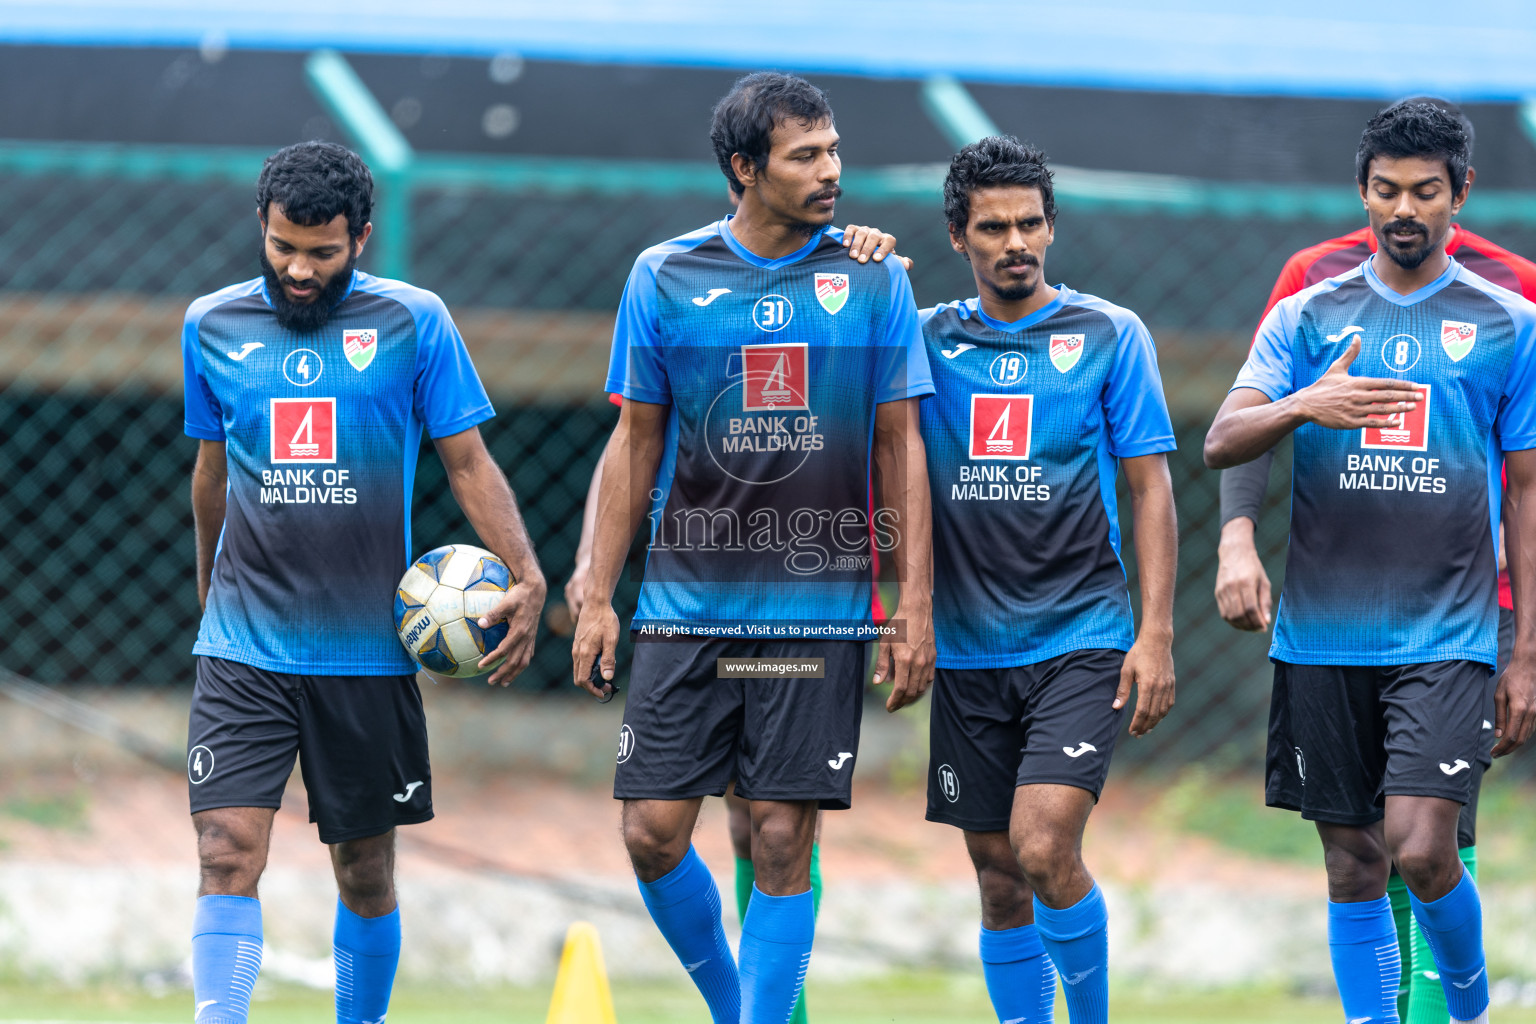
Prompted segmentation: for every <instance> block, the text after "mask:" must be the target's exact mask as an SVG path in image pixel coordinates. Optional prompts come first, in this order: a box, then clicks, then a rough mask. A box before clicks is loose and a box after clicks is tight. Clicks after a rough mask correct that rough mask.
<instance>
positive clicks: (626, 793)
mask: <svg viewBox="0 0 1536 1024" xmlns="http://www.w3.org/2000/svg"><path fill="white" fill-rule="evenodd" d="M710 137H711V140H712V141H713V143H714V148H715V153H716V156H717V158H718V160H719V163H720V166H721V169H722V171H723V172H724V173H725V176H726V179H727V181H728V182H729V183H730V185H731V187H732V189H733V190H734V191H735V192H736V194H737V195H738V196H740V197H741V201H740V205H739V207H738V211H737V213H736V214H735V215H734V216H732V217H727V218H726V219H724V220H722V221H719V222H717V223H714V224H711V225H708V226H707V227H704V228H701V229H700V230H698V231H695V232H692V233H690V234H688V235H684V236H682V237H681V238H677V239H674V240H672V241H670V242H666V243H664V244H662V245H659V246H656V247H654V248H652V249H649V250H647V251H646V252H645V253H643V254H642V255H641V256H640V258H639V259H638V260H637V261H636V263H635V268H634V270H633V272H632V273H631V275H630V279H629V283H628V285H627V286H626V287H625V291H624V297H623V300H622V302H621V306H620V310H619V317H618V323H617V326H616V329H615V336H614V346H613V357H612V362H611V364H610V369H609V377H608V381H607V385H606V387H607V390H608V391H609V392H610V393H614V392H616V393H619V394H621V395H622V396H623V399H624V404H623V408H622V410H621V412H620V417H619V424H618V427H617V429H616V431H615V433H614V436H613V437H612V439H611V440H610V442H609V445H608V451H607V454H606V456H605V459H604V465H603V471H602V479H601V483H600V485H599V491H598V508H597V526H596V534H595V539H594V543H593V551H592V559H591V566H590V569H589V571H588V576H587V583H586V588H585V589H586V592H585V598H584V600H583V602H582V607H581V616H580V619H579V620H578V623H577V632H576V640H575V643H574V645H573V648H572V658H573V669H574V673H575V680H576V683H577V684H578V685H580V686H584V687H586V688H588V689H589V690H591V691H592V692H593V693H594V694H598V695H602V694H604V693H607V692H611V685H610V681H611V680H612V679H613V666H614V649H615V647H616V645H617V643H618V639H619V621H618V618H617V616H616V615H615V614H614V611H613V605H612V597H613V590H614V586H615V584H616V583H617V580H618V575H619V572H620V570H621V569H622V567H623V562H624V555H625V552H626V551H627V550H628V547H629V541H630V538H631V537H632V536H633V535H634V532H635V530H636V528H637V527H638V526H639V525H640V523H641V522H642V521H645V520H648V521H649V537H650V544H649V552H648V557H647V562H646V567H645V578H644V582H643V584H642V586H641V591H640V605H639V608H638V610H637V611H636V613H635V617H634V621H633V623H632V624H631V628H632V630H633V631H634V634H635V638H636V640H637V643H636V645H635V654H634V662H633V668H632V671H631V675H630V694H629V699H628V701H627V704H626V707H625V711H624V724H623V728H622V729H621V732H620V737H619V757H618V762H619V763H618V769H617V772H616V774H615V780H614V795H615V797H617V798H619V799H622V800H623V801H624V809H623V833H624V840H625V845H626V847H627V848H628V851H629V855H630V859H631V861H632V862H633V864H634V867H635V873H636V875H637V876H638V878H639V881H640V889H641V894H642V896H643V897H644V899H645V903H646V906H647V908H649V910H650V912H651V916H652V918H653V919H654V920H655V921H656V924H657V927H658V928H659V929H660V930H661V932H662V934H663V935H664V936H665V937H666V939H667V941H668V942H669V943H670V944H671V946H672V949H673V951H674V952H675V953H676V954H677V956H678V958H679V960H681V961H682V963H683V965H684V967H685V968H686V970H687V971H688V973H689V974H690V976H691V977H692V979H693V981H694V983H695V985H697V986H698V988H699V990H700V992H701V993H702V994H703V996H704V998H705V1001H706V1002H707V1003H708V1005H709V1009H710V1013H711V1016H712V1017H713V1019H714V1020H715V1021H716V1022H717V1024H726V1022H731V1024H735V1022H738V1021H742V1022H754V1024H757V1022H764V1024H766V1022H772V1024H782V1022H783V1021H785V1020H786V1019H788V1017H789V1016H790V1013H791V1011H792V1008H793V1007H794V1005H795V1001H796V998H797V996H798V995H799V992H800V989H801V986H802V984H803V982H804V979H805V971H806V967H807V965H808V963H809V961H810V955H811V943H812V938H813V935H814V931H815V911H814V909H813V905H812V895H811V892H810V877H809V872H810V860H811V847H812V841H813V837H814V829H815V822H816V812H817V809H818V806H820V807H824V808H827V809H837V808H846V807H847V806H848V805H849V802H850V799H851V779H852V775H853V769H854V766H855V760H856V758H857V753H858V733H859V720H860V713H861V708H862V690H863V684H864V664H863V662H864V651H865V642H866V641H867V640H868V639H870V638H871V637H872V636H874V635H876V634H875V632H874V631H873V630H872V627H871V622H870V576H869V573H870V565H871V558H872V553H871V526H872V525H873V532H874V535H875V537H874V541H875V542H876V543H878V544H879V545H880V548H881V549H882V550H887V551H889V552H890V557H891V559H892V561H893V563H894V564H895V566H896V570H897V575H898V578H899V580H900V583H901V599H900V604H899V607H898V610H897V612H896V613H895V615H894V616H893V623H892V629H893V630H894V633H893V634H891V635H888V636H885V637H882V639H884V640H885V642H884V643H882V645H881V651H882V656H881V661H880V664H879V667H878V668H877V670H876V682H877V683H879V682H890V683H892V684H893V690H892V693H891V696H890V699H889V700H888V701H887V708H889V709H891V710H895V709H897V708H899V707H901V706H903V705H905V704H908V703H910V702H912V701H914V700H916V699H917V698H918V697H920V696H921V695H922V694H923V692H925V691H926V689H927V687H928V684H929V682H930V681H931V676H932V672H933V667H932V666H933V646H932V639H931V622H930V619H931V613H930V607H931V605H930V601H931V598H930V589H931V566H930V557H929V536H930V523H929V515H928V512H929V510H928V487H927V480H926V469H925V463H924V456H923V450H922V437H921V435H920V433H919V430H918V423H917V403H918V399H919V398H920V397H921V396H923V395H926V394H930V393H931V392H932V389H933V386H932V383H931V381H930V378H929V373H928V367H927V360H926V359H925V358H924V354H923V349H922V339H921V334H920V332H919V330H918V325H917V309H916V306H915V305H914V304H913V301H912V293H911V287H910V285H909V284H908V282H907V277H906V271H905V270H904V269H903V268H902V266H901V264H900V263H899V262H898V261H896V260H891V259H887V260H885V261H883V262H874V261H871V262H868V263H851V262H850V261H849V260H848V259H847V257H846V255H845V253H844V251H843V248H842V246H841V244H840V232H838V231H836V230H835V229H832V228H831V227H830V225H831V222H832V217H833V210H834V207H835V203H836V200H837V197H838V196H839V195H840V194H841V189H840V187H839V185H838V179H839V177H840V166H841V165H840V159H839V157H838V153H837V144H838V135H837V132H836V130H835V128H834V126H833V118H832V110H831V107H830V106H829V105H828V103H827V101H826V97H825V96H824V95H823V94H822V92H821V91H820V90H819V89H817V88H816V87H814V86H813V85H811V84H810V83H808V82H806V81H804V80H803V79H800V78H796V77H793V76H789V75H781V74H771V73H764V74H756V75H749V76H747V77H746V78H743V79H742V80H741V81H739V82H737V83H736V86H735V87H734V88H733V89H732V90H731V92H730V93H729V94H728V95H726V96H725V98H723V99H722V100H721V101H720V103H719V104H718V105H717V106H716V108H715V112H714V117H713V123H712V126H711V131H710ZM871 462H873V465H874V468H875V471H876V475H877V477H878V481H879V487H878V490H879V495H880V501H879V502H878V504H877V506H876V508H875V510H874V513H873V516H872V515H871V513H870V484H869V481H870V470H871ZM669 637H670V639H671V642H665V641H666V640H667V638H669ZM732 779H734V780H735V782H736V792H737V794H738V795H740V796H741V797H743V798H745V799H746V800H748V801H749V802H750V803H751V813H752V860H753V868H754V873H755V877H756V887H755V889H754V891H753V893H752V897H751V901H750V903H749V905H748V909H747V915H746V920H745V921H744V922H743V923H742V938H741V956H740V964H741V966H740V972H739V974H738V970H737V964H736V962H735V959H734V958H733V957H732V955H731V950H730V948H729V946H728V945H727V944H726V941H725V932H724V929H723V927H722V923H721V916H720V895H719V891H718V889H717V887H716V885H715V882H714V879H713V878H712V877H711V875H710V873H709V870H708V868H706V867H705V866H704V864H703V862H702V861H701V860H700V859H699V857H698V854H697V853H696V852H695V851H694V850H693V847H692V845H691V843H690V837H691V834H692V832H693V826H694V822H695V820H696V819H697V815H698V811H699V805H700V802H701V800H702V798H703V797H704V796H707V795H711V794H713V795H721V794H723V793H724V792H725V789H726V786H727V784H728V783H729V782H730V781H731V780H732Z"/></svg>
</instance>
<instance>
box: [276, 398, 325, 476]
mask: <svg viewBox="0 0 1536 1024" xmlns="http://www.w3.org/2000/svg"><path fill="white" fill-rule="evenodd" d="M271 421H272V461H273V462H274V463H277V462H335V461H336V399H334V398H274V399H272V415H271Z"/></svg>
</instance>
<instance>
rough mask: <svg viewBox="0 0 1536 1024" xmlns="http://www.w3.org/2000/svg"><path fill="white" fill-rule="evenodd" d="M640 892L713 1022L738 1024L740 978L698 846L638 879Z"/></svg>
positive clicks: (711, 877) (717, 895)
mask: <svg viewBox="0 0 1536 1024" xmlns="http://www.w3.org/2000/svg"><path fill="white" fill-rule="evenodd" d="M640 896H641V898H642V899H644V900H645V908H646V909H647V910H649V911H650V912H651V920H653V921H655V922H656V927H657V928H659V929H660V930H661V935H662V938H664V939H666V940H667V945H669V946H671V947H672V952H674V953H676V954H677V958H678V959H679V960H681V961H682V963H683V967H684V968H686V969H687V971H688V974H689V975H690V976H691V977H692V978H693V983H694V984H695V985H697V986H698V988H699V992H700V993H701V994H702V995H703V996H704V1002H706V1003H708V1004H709V1013H710V1017H711V1018H712V1019H713V1020H714V1022H715V1024H739V1022H740V1020H741V981H740V979H739V978H738V977H737V975H736V961H735V959H734V958H733V957H732V956H731V947H730V945H729V944H728V943H727V942H726V941H725V926H724V925H723V924H722V923H721V921H720V890H719V889H718V888H716V887H715V876H714V875H711V874H710V873H709V868H708V867H706V866H705V864H704V861H703V860H702V859H700V857H699V854H698V851H696V850H695V849H694V848H693V847H691V846H690V847H688V854H687V856H685V857H684V858H683V861H682V863H681V864H679V865H678V866H677V867H675V868H673V869H672V870H671V871H669V872H667V873H666V874H665V875H662V876H661V877H660V878H658V879H656V881H654V882H641V883H640ZM788 1013H789V1011H788V1010H786V1011H785V1015H786V1016H788Z"/></svg>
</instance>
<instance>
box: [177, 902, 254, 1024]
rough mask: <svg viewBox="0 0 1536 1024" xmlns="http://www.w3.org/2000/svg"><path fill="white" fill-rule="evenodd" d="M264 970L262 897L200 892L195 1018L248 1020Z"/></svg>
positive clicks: (205, 1023)
mask: <svg viewBox="0 0 1536 1024" xmlns="http://www.w3.org/2000/svg"><path fill="white" fill-rule="evenodd" d="M260 970H261V901H260V900H253V899H251V898H250V897H249V896H199V897H198V899H197V911H196V913H195V914H194V916H193V918H192V1000H193V1003H194V1004H195V1007H196V1008H195V1009H194V1010H193V1011H192V1019H193V1020H195V1021H196V1022H197V1024H245V1022H246V1018H247V1017H248V1016H249V1015H250V1012H251V989H252V987H254V986H255V984H256V974H257V972H258V971H260Z"/></svg>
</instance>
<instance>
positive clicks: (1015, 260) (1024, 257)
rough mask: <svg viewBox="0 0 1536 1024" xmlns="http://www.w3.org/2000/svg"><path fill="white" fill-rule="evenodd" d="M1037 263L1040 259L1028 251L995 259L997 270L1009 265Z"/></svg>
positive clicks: (1025, 265) (1033, 265)
mask: <svg viewBox="0 0 1536 1024" xmlns="http://www.w3.org/2000/svg"><path fill="white" fill-rule="evenodd" d="M1039 265H1040V261H1039V260H1038V259H1036V258H1035V257H1033V256H1031V255H1030V254H1029V253H1023V254H1021V255H1019V256H1004V257H1003V258H1002V259H1000V260H998V261H997V269H998V270H1006V269H1008V268H1009V267H1038V266H1039Z"/></svg>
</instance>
